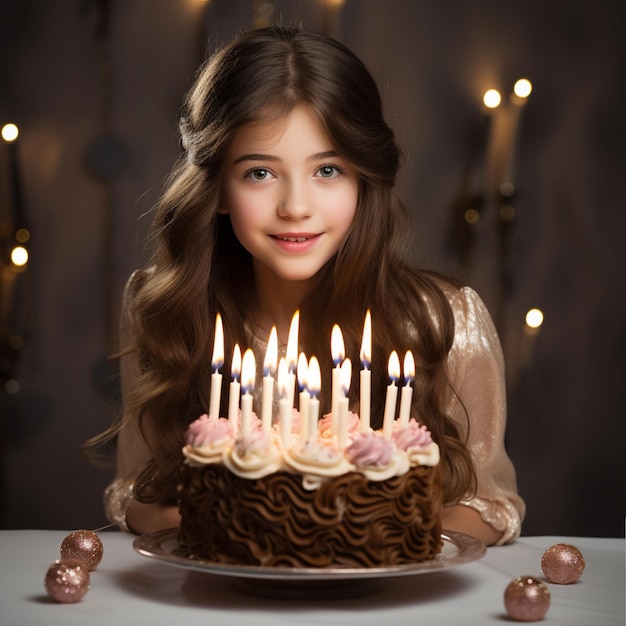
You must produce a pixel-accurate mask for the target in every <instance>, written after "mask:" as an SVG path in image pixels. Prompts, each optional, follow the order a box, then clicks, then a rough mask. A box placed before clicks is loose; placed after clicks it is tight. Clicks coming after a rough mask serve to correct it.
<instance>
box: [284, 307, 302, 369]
mask: <svg viewBox="0 0 626 626" xmlns="http://www.w3.org/2000/svg"><path fill="white" fill-rule="evenodd" d="M299 325H300V311H296V312H295V313H294V314H293V317H292V318H291V325H290V326H289V337H288V338H287V352H286V355H285V356H286V357H287V365H288V367H289V371H290V372H295V371H296V363H297V361H298V327H299Z"/></svg>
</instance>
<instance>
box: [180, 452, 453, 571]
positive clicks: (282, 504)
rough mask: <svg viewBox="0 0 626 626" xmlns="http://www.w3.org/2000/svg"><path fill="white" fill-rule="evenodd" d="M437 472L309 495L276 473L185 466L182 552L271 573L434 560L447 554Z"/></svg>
mask: <svg viewBox="0 0 626 626" xmlns="http://www.w3.org/2000/svg"><path fill="white" fill-rule="evenodd" d="M441 502H442V491H441V485H440V479H439V470H438V468H437V467H429V466H418V467H413V468H411V469H410V470H409V471H408V472H406V473H405V474H403V475H401V476H394V477H392V478H390V479H388V480H385V481H369V480H368V479H367V478H366V477H365V476H363V474H361V473H358V472H349V473H347V474H343V475H341V476H337V477H334V478H331V479H329V480H327V481H325V482H323V483H322V484H321V485H320V487H319V488H318V489H316V490H306V489H304V488H303V486H302V477H301V476H299V475H297V474H294V473H290V472H286V471H278V472H275V473H273V474H270V475H268V476H264V477H263V478H259V479H256V480H248V479H244V478H240V477H238V476H236V475H234V474H233V473H232V472H230V471H228V469H227V468H226V467H224V466H223V465H221V464H212V465H206V466H202V467H190V466H188V465H183V466H182V468H181V482H180V511H181V515H182V520H183V521H182V525H181V529H180V534H179V551H180V553H181V554H183V555H185V556H187V557H192V558H198V559H208V560H210V561H214V562H221V563H230V564H248V565H262V566H269V567H276V566H291V567H379V566H390V565H398V564H405V563H415V562H417V561H422V560H427V559H431V558H434V556H435V555H436V554H437V553H438V552H439V550H440V548H441V522H440V515H439V514H440V509H441Z"/></svg>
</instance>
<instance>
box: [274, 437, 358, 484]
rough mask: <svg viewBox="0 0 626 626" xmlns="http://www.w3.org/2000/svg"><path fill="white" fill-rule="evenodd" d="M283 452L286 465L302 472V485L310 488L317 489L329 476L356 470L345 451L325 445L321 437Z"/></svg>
mask: <svg viewBox="0 0 626 626" xmlns="http://www.w3.org/2000/svg"><path fill="white" fill-rule="evenodd" d="M283 454H284V458H285V463H286V465H287V466H288V467H290V468H292V469H294V470H296V471H298V472H300V473H301V474H302V486H303V487H304V488H305V489H308V490H313V489H317V488H318V487H319V486H320V485H321V484H322V483H323V482H324V481H325V480H326V479H328V478H333V477H335V476H341V475H342V474H346V473H347V472H351V471H352V470H354V466H353V465H352V464H351V463H350V462H349V461H348V460H347V459H346V457H345V455H344V453H343V451H341V450H336V449H335V448H333V447H332V446H330V445H324V444H323V443H322V442H321V441H320V440H319V439H309V440H308V441H306V442H305V443H304V444H303V445H302V446H295V447H292V448H290V449H289V450H285V451H284V452H283Z"/></svg>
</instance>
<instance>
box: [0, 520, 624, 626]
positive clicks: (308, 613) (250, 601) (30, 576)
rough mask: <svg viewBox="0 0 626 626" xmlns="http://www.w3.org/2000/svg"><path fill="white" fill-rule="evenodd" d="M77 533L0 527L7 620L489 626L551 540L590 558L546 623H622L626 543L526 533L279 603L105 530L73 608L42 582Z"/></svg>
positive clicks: (0, 618)
mask: <svg viewBox="0 0 626 626" xmlns="http://www.w3.org/2000/svg"><path fill="white" fill-rule="evenodd" d="M69 532H70V531H67V532H64V531H50V530H8V531H0V573H1V581H0V626H39V625H45V626H54V625H56V624H59V625H61V624H62V625H63V626H73V625H76V626H99V625H100V624H106V625H107V626H112V625H118V624H119V626H125V625H126V624H133V623H135V622H136V623H138V624H146V625H147V626H159V625H161V624H162V625H167V626H178V625H180V626H194V625H196V624H198V625H199V624H202V625H203V626H222V625H226V624H229V625H236V626H239V625H241V626H244V625H245V624H251V625H254V626H257V625H261V626H263V625H267V626H270V625H271V626H279V625H280V624H289V625H290V626H308V625H313V624H328V625H332V626H342V625H346V626H348V625H355V626H368V625H370V624H371V625H375V626H401V625H403V624H407V625H408V624H411V626H417V625H424V626H426V625H430V624H446V625H451V626H456V625H463V626H472V625H474V624H476V625H477V626H485V625H486V624H506V623H512V622H511V620H510V619H509V618H508V616H507V615H506V612H505V609H504V604H503V594H504V590H505V588H506V586H507V585H508V583H509V582H510V581H511V580H512V579H513V578H515V577H516V576H519V575H531V576H537V577H539V578H542V577H543V575H542V572H541V565H540V563H541V556H542V554H543V552H544V551H545V549H546V548H548V547H549V546H551V545H553V544H554V543H561V542H563V543H571V544H573V545H575V546H577V547H578V548H579V549H580V550H581V551H582V553H583V555H584V557H585V560H586V569H585V572H584V574H583V576H582V578H581V579H580V580H579V581H578V582H577V583H575V584H573V585H554V584H548V587H549V589H550V592H551V595H552V601H551V606H550V609H549V611H548V613H547V615H546V617H545V618H544V620H543V622H542V623H544V624H567V625H568V626H569V625H576V624H581V625H584V626H592V625H597V626H600V625H602V624H611V625H619V626H624V596H625V594H624V562H625V561H624V551H625V546H624V539H605V538H584V537H523V538H521V539H519V540H518V541H517V542H515V543H514V544H512V545H509V546H504V547H500V548H489V549H488V550H487V554H486V555H485V556H484V557H482V558H481V559H480V560H478V561H474V562H472V563H466V564H463V565H459V566H457V567H453V568H450V569H445V570H441V571H431V572H428V573H422V574H417V575H414V576H404V577H400V578H388V579H386V580H384V581H383V583H382V585H381V586H380V587H379V588H377V589H376V590H375V591H374V592H373V593H372V594H371V595H368V596H366V597H361V598H352V599H338V600H337V599H336V600H331V601H319V600H308V599H306V600H297V601H295V600H276V599H268V598H259V597H255V596H252V595H248V594H244V593H241V592H240V591H238V590H237V589H236V588H235V587H234V585H233V581H232V579H231V578H229V577H225V576H219V575H215V574H209V573H206V572H197V571H187V570H185V569H180V568H178V567H173V566H171V565H169V564H167V563H162V562H159V561H157V560H155V559H152V558H148V557H145V556H143V555H140V554H137V553H136V552H135V550H134V549H133V547H132V543H133V540H134V537H133V536H132V535H126V534H124V533H120V532H117V531H108V532H102V533H100V537H101V539H102V542H103V544H104V557H103V559H102V562H101V563H100V565H99V566H98V569H97V570H96V571H94V572H92V574H91V587H90V589H89V591H88V593H87V595H86V596H85V597H84V598H83V599H82V600H81V601H80V602H78V603H76V604H59V603H56V602H54V601H53V600H51V599H50V598H49V597H48V596H47V594H46V592H45V589H44V585H43V580H44V576H45V573H46V571H47V569H48V567H49V566H50V565H51V564H52V563H53V562H54V560H55V559H57V558H59V548H60V545H61V541H62V540H63V538H64V537H65V536H66V535H67V534H68V533H69Z"/></svg>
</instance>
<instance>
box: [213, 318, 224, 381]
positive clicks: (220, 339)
mask: <svg viewBox="0 0 626 626" xmlns="http://www.w3.org/2000/svg"><path fill="white" fill-rule="evenodd" d="M222 365H224V326H223V324H222V316H221V315H220V314H219V313H218V314H217V315H216V317H215V337H214V339H213V358H212V359H211V367H213V369H214V370H215V371H216V372H217V371H218V370H219V369H220V368H221V367H222Z"/></svg>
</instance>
